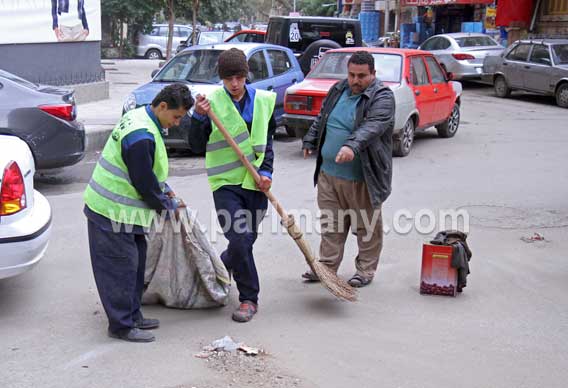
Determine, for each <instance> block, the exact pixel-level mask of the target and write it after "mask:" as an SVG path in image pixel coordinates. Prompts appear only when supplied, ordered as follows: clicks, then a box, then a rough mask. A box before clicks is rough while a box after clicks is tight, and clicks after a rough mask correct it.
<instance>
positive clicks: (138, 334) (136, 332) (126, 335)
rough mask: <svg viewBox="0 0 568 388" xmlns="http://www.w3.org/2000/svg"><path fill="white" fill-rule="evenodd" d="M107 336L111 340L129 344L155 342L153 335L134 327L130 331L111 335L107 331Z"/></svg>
mask: <svg viewBox="0 0 568 388" xmlns="http://www.w3.org/2000/svg"><path fill="white" fill-rule="evenodd" d="M108 336H109V337H111V338H117V339H121V340H125V341H129V342H153V341H155V340H156V337H154V334H152V333H150V332H149V331H142V330H140V329H138V328H136V327H135V328H132V329H130V330H126V331H121V332H116V333H113V332H112V331H110V330H109V331H108Z"/></svg>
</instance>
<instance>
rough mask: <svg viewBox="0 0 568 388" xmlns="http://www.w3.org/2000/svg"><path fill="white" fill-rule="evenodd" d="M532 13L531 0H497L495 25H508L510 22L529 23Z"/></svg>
mask: <svg viewBox="0 0 568 388" xmlns="http://www.w3.org/2000/svg"><path fill="white" fill-rule="evenodd" d="M532 13H533V0H499V2H498V3H497V17H496V18H495V25H496V26H502V27H509V26H510V25H511V23H524V24H525V25H527V26H528V25H529V23H530V22H531V17H532Z"/></svg>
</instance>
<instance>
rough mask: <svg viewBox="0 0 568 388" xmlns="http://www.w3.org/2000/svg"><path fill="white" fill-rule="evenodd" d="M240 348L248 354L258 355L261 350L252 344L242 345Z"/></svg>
mask: <svg viewBox="0 0 568 388" xmlns="http://www.w3.org/2000/svg"><path fill="white" fill-rule="evenodd" d="M239 350H240V351H242V352H245V354H246V355H247V356H258V353H259V352H260V350H259V349H258V348H253V347H251V346H246V345H241V346H239Z"/></svg>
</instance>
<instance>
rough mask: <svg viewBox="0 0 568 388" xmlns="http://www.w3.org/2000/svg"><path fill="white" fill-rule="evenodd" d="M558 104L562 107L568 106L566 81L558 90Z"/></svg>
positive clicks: (567, 85)
mask: <svg viewBox="0 0 568 388" xmlns="http://www.w3.org/2000/svg"><path fill="white" fill-rule="evenodd" d="M556 104H558V106H560V107H562V108H568V84H567V83H564V84H562V85H560V86H559V87H558V89H557V90H556Z"/></svg>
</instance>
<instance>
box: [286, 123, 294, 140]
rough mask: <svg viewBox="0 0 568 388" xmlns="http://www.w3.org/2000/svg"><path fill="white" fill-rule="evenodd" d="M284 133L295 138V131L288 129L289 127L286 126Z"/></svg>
mask: <svg viewBox="0 0 568 388" xmlns="http://www.w3.org/2000/svg"><path fill="white" fill-rule="evenodd" d="M284 128H286V133H287V134H288V136H290V137H296V131H294V128H290V127H289V126H287V125H286V127H284Z"/></svg>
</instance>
